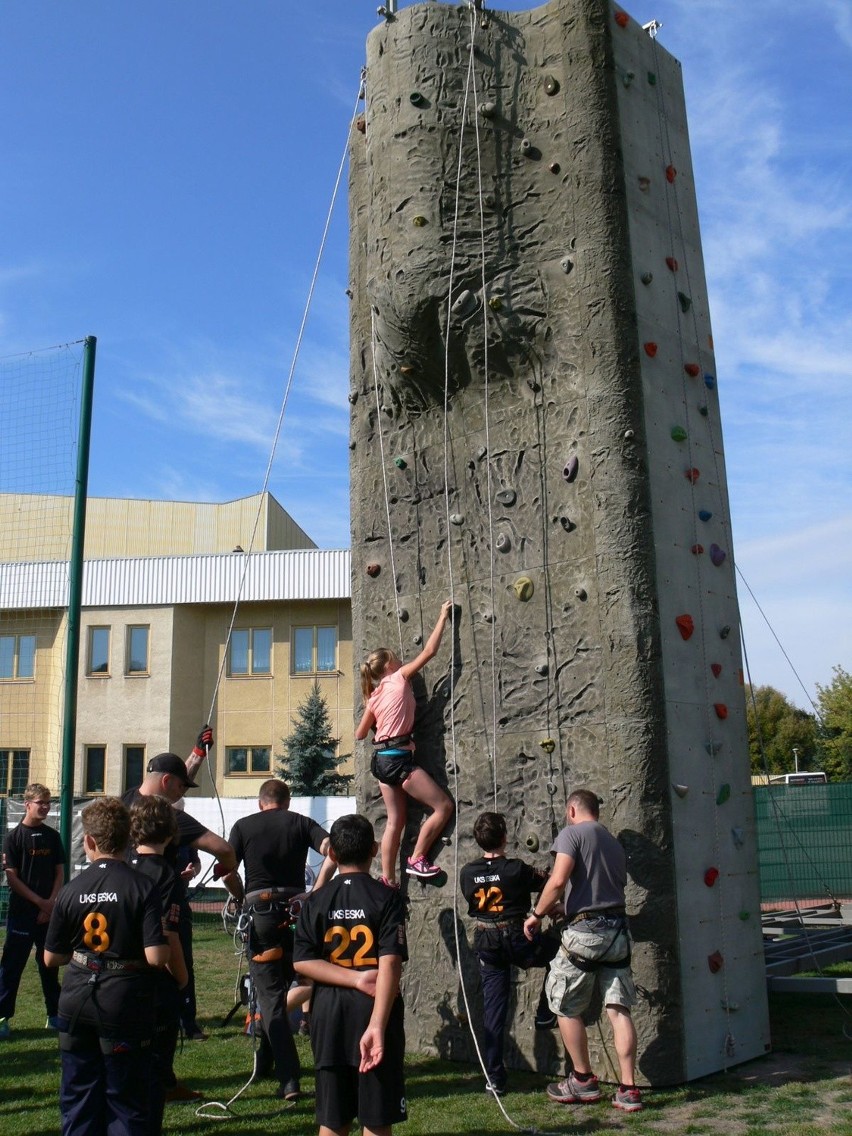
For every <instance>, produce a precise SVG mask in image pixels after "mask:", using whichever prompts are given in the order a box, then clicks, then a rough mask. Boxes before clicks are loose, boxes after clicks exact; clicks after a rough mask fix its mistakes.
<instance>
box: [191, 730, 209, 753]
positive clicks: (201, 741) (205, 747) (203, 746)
mask: <svg viewBox="0 0 852 1136" xmlns="http://www.w3.org/2000/svg"><path fill="white" fill-rule="evenodd" d="M212 748H213V731H212V729H211V728H210V726H203V727H202V729H201V733H200V734H199V735H198V737H197V738H196V739H195V746H194V748H193V751H192V752H193V753H194V754H195V756H196V757H206V756H207V753H208V751H209V750H211V749H212Z"/></svg>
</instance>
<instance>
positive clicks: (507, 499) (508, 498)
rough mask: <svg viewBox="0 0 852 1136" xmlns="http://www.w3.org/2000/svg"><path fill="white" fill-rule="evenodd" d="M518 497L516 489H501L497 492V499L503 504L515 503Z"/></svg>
mask: <svg viewBox="0 0 852 1136" xmlns="http://www.w3.org/2000/svg"><path fill="white" fill-rule="evenodd" d="M517 499H518V495H517V493H516V492H515V491H514V489H501V490H500V492H499V493H498V494H497V500H498V501H499V502H500V504H501V505H514V503H515V502H516V501H517Z"/></svg>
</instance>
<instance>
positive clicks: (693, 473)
mask: <svg viewBox="0 0 852 1136" xmlns="http://www.w3.org/2000/svg"><path fill="white" fill-rule="evenodd" d="M683 476H684V477H685V478H686V480H687V481H691V482H692V484H693V485H694V484H695V483H696V481H697V480H698V478H699V477H700V476H701V474H700V473H699V472H698V470H697V469H696V468H695V466H693V467H692V469H688V470H687V471H686V473H684V475H683Z"/></svg>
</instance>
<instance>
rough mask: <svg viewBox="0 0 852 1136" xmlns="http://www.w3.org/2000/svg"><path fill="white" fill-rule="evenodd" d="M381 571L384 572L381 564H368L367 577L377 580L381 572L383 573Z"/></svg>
mask: <svg viewBox="0 0 852 1136" xmlns="http://www.w3.org/2000/svg"><path fill="white" fill-rule="evenodd" d="M381 570H382V566H381V564H368V565H367V575H368V576H373V577H374V578H375V577H376V576H378V574H379V572H381Z"/></svg>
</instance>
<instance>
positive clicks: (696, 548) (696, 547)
mask: <svg viewBox="0 0 852 1136" xmlns="http://www.w3.org/2000/svg"><path fill="white" fill-rule="evenodd" d="M689 551H690V552H691V553H692V555H693V556H700V555H701V553H702V552H703V551H704V545H703V544H693V546H692V548H690V550H689Z"/></svg>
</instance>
